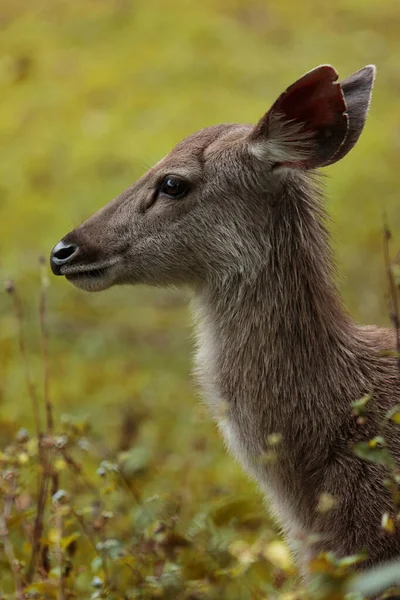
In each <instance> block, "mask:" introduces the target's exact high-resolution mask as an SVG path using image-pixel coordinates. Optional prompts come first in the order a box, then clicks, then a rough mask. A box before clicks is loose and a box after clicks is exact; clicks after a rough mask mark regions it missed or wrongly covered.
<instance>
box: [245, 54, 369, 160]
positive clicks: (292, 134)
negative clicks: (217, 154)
mask: <svg viewBox="0 0 400 600" xmlns="http://www.w3.org/2000/svg"><path fill="white" fill-rule="evenodd" d="M372 69H373V67H365V68H364V69H361V71H358V72H357V73H355V74H354V75H352V76H351V77H349V78H348V79H347V80H345V81H344V82H343V86H342V85H341V84H340V83H339V82H338V81H337V80H338V74H337V72H336V71H335V69H334V68H333V67H331V66H330V65H322V66H320V67H317V68H315V69H313V70H312V71H309V72H308V73H306V74H305V75H304V76H303V77H301V78H300V79H299V80H298V81H296V82H295V83H293V84H292V85H291V86H290V87H289V88H288V89H287V90H286V91H285V92H284V93H283V94H281V96H279V98H278V99H277V100H276V102H275V103H274V104H273V106H272V108H271V109H270V110H269V111H268V112H267V113H266V115H264V117H263V118H262V119H261V120H260V121H259V123H258V124H257V125H256V126H255V127H254V129H253V131H252V133H251V135H250V140H249V141H250V151H251V152H252V153H253V154H254V155H256V156H258V157H259V158H260V159H262V160H268V161H271V162H273V163H278V164H280V165H282V166H290V167H295V168H296V167H297V168H305V169H313V168H316V167H322V166H324V165H328V164H331V163H333V162H336V160H339V158H342V156H344V155H345V154H347V152H348V151H349V150H350V149H351V148H352V147H353V146H354V144H355V142H356V141H357V139H358V137H359V135H360V133H361V131H362V129H363V127H364V123H365V119H366V115H367V111H368V106H369V100H370V96H371V90H372V83H373V73H374V71H373V70H372Z"/></svg>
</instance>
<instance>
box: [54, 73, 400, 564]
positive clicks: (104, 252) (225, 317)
mask: <svg viewBox="0 0 400 600" xmlns="http://www.w3.org/2000/svg"><path fill="white" fill-rule="evenodd" d="M319 69H320V71H318V70H315V72H313V74H312V76H311V77H310V76H308V78H307V79H302V80H300V82H301V85H300V87H298V88H296V84H294V86H291V88H289V92H288V94H286V95H284V96H282V97H284V99H285V101H284V103H283V102H282V101H281V100H279V101H278V102H277V103H276V105H274V107H273V109H272V110H271V111H269V113H267V115H266V116H265V117H264V118H263V120H262V121H260V123H259V124H258V126H257V127H256V128H253V127H252V126H249V125H219V126H216V127H210V128H207V129H204V130H202V131H199V132H197V133H195V134H193V135H191V136H189V137H188V138H186V139H185V140H183V141H182V142H181V143H180V144H178V145H177V146H176V148H174V149H173V150H172V152H171V153H170V154H169V155H168V156H167V157H166V158H164V159H163V160H162V161H160V163H158V164H157V165H156V166H155V167H153V168H152V169H150V171H149V172H148V173H146V174H145V175H144V176H143V177H142V178H141V179H140V180H139V181H138V182H136V183H135V184H133V185H132V186H131V187H130V188H128V190H126V191H125V192H124V193H123V194H121V196H119V197H118V198H117V199H115V200H113V201H112V202H111V203H110V204H109V205H108V206H106V207H105V208H103V209H102V210H100V211H99V212H98V213H97V214H96V215H94V216H93V217H91V218H90V219H88V220H87V221H86V222H85V223H83V224H82V225H81V226H80V227H78V228H77V229H75V230H74V231H72V232H71V233H69V234H68V235H67V236H66V237H65V238H64V243H70V244H71V243H73V244H76V245H77V246H79V250H78V251H77V253H76V254H74V257H73V260H72V261H70V262H68V263H67V264H66V265H65V266H62V267H56V266H54V265H53V269H54V270H55V272H56V273H57V274H64V275H66V276H67V277H68V278H70V279H71V280H72V281H73V283H75V284H76V285H77V286H79V287H81V288H83V289H87V290H93V291H96V290H98V289H105V288H107V287H109V286H110V285H113V284H121V283H149V284H156V285H171V284H173V285H180V284H185V285H188V286H190V288H191V289H192V290H193V309H194V314H195V318H196V327H197V337H198V354H197V360H196V364H197V373H198V377H199V380H200V383H201V386H202V388H203V391H204V396H205V399H206V401H207V403H208V404H209V406H210V410H211V412H212V414H213V416H214V418H215V419H216V421H217V422H218V425H219V427H220V429H221V431H222V434H223V435H224V438H225V440H226V443H227V446H228V447H229V449H230V450H231V451H232V452H233V453H234V455H235V456H236V457H237V458H238V460H239V461H240V462H241V463H242V464H243V465H244V467H245V469H246V470H247V471H248V472H249V473H251V474H252V476H254V477H255V478H256V480H257V481H258V482H259V484H260V486H261V487H262V488H263V490H264V491H265V493H266V494H267V496H268V497H269V498H270V500H271V505H272V509H273V512H274V514H275V515H276V517H277V519H278V520H279V522H280V524H281V526H282V529H283V531H284V532H285V535H286V537H287V539H288V541H289V543H290V544H291V545H292V547H293V550H294V552H295V553H296V554H297V559H298V562H299V565H300V566H301V567H302V568H303V569H304V570H305V569H306V563H307V560H308V559H309V558H310V557H311V556H312V555H313V554H314V553H315V552H316V551H318V550H319V549H324V550H331V551H333V552H335V553H336V554H337V555H339V556H344V555H348V554H354V553H356V552H359V551H361V550H363V549H366V550H367V551H368V556H369V559H368V561H367V562H366V563H365V565H367V564H369V565H370V564H376V563H378V562H381V561H384V560H386V559H389V558H393V557H397V556H398V555H399V554H400V537H399V534H398V532H397V533H396V534H395V535H387V534H385V533H384V532H383V531H382V528H381V519H382V515H383V514H384V513H385V512H387V513H389V514H392V515H393V514H394V510H395V507H394V506H393V502H392V499H391V496H390V494H389V492H388V491H387V489H386V487H385V485H384V480H385V478H386V476H387V473H386V470H385V468H384V467H383V466H380V465H378V464H376V463H373V462H367V461H365V460H362V459H361V458H358V457H357V456H356V455H355V454H354V452H353V451H352V446H353V445H354V443H356V442H359V441H368V440H369V439H371V438H372V437H373V436H375V435H377V434H378V433H382V429H381V424H382V419H383V418H384V416H385V414H386V412H387V411H388V409H389V408H390V407H392V406H393V405H394V404H395V403H396V402H399V401H400V393H399V386H398V383H399V374H398V372H397V370H396V362H395V360H394V359H393V358H391V357H388V356H384V357H382V356H380V355H379V353H380V351H381V350H382V349H387V348H394V345H395V344H394V337H393V335H392V333H391V332H390V331H388V330H385V329H379V328H377V327H360V326H357V325H356V324H355V323H354V322H353V321H352V320H351V318H350V317H349V315H348V314H347V313H346V311H345V310H344V308H343V305H342V301H341V299H340V297H339V294H338V292H337V290H336V288H335V286H334V283H333V279H332V274H333V273H332V271H333V261H332V257H331V251H330V246H329V236H328V233H327V230H326V227H325V213H324V208H323V202H322V197H321V193H320V182H319V179H318V177H317V176H316V174H315V172H314V171H312V170H311V169H310V168H309V166H310V165H312V166H313V168H314V167H316V166H321V165H322V164H330V163H331V162H335V160H336V158H335V157H340V158H341V157H342V156H344V155H345V154H346V153H347V152H348V151H349V150H350V148H351V147H352V146H353V145H354V143H355V141H356V140H357V138H358V136H359V135H360V133H361V130H362V128H363V126H364V122H365V118H366V113H367V110H368V104H369V97H370V92H371V88H372V74H371V70H368V69H369V68H366V69H364V70H361V71H360V72H358V73H357V74H355V75H353V76H351V77H350V78H348V79H347V80H345V81H344V82H343V83H342V85H341V87H340V90H339V91H340V93H342V94H343V98H344V101H339V100H338V99H340V94H339V93H338V89H339V88H335V92H334V94H333V92H331V91H330V90H331V88H330V87H329V88H327V94H328V97H329V98H330V97H332V96H333V97H334V98H335V102H330V103H327V104H326V107H325V104H323V105H318V106H319V111H318V119H315V123H314V121H313V120H312V119H311V121H310V122H309V123H308V126H307V127H306V128H304V129H302V125H301V123H300V124H299V123H295V122H293V119H291V118H290V119H289V117H287V118H286V117H285V113H282V112H281V110H282V106H284V107H285V111H286V110H287V112H288V114H289V116H290V111H292V112H293V111H294V108H296V110H297V105H296V107H294V104H293V103H292V104H291V102H292V100H291V97H292V96H291V94H294V96H293V97H294V98H296V102H298V99H297V96H296V94H297V93H298V90H299V89H300V91H301V93H302V96H303V95H304V94H303V90H304V86H305V85H306V84H307V85H309V83H308V82H309V81H311V83H312V85H314V82H315V81H316V82H317V84H318V86H319V87H318V88H315V89H316V91H315V90H314V88H313V90H314V91H313V102H317V104H318V102H319V100H318V98H319V97H320V95H321V94H322V96H323V97H324V94H325V87H324V86H333V85H339V84H337V83H335V77H334V76H333V75H332V71H331V70H329V71H328V70H327V69H328V67H320V68H319ZM329 69H332V68H331V67H329ZM304 82H305V83H304ZM293 89H294V92H293ZM321 90H322V91H321ZM354 93H356V96H354V95H353V94H354ZM282 97H281V98H282ZM315 97H317V100H315ZM305 101H307V100H305ZM293 102H294V100H293ZM331 105H332V106H331ZM342 105H343V106H345V108H346V111H347V112H346V113H344V114H345V116H346V118H339V116H337V115H336V114H333V115H331V112H330V111H337V110H344V109H342V108H341V106H342ZM276 107H277V108H276ZM287 107H288V108H287ZM293 107H294V108H293ZM337 107H339V108H337ZM309 109H310V107H306V108H305V109H304V111H303V112H304V113H307V111H309ZM300 112H301V111H300ZM307 114H308V113H307ZM324 119H325V121H326V122H325V121H324ZM337 123H339V124H340V128H336V124H337ZM346 123H347V131H346V130H345V131H344V130H343V127H344V124H346ZM331 124H332V125H331ZM331 126H332V132H333V135H331V134H332V132H331V131H328V133H327V130H326V127H331ZM333 128H335V129H333ZM314 129H315V132H314ZM310 131H311V134H310ZM314 133H315V135H314ZM328 138H329V140H330V142H329V144H330V145H329V147H327V146H325V145H324V144H325V142H324V139H328ZM327 148H328V149H327ZM166 175H176V176H177V175H180V176H182V177H183V178H184V179H186V180H187V181H189V182H190V192H189V193H188V195H187V196H186V197H185V198H182V199H171V198H168V197H165V196H164V195H163V194H158V195H157V194H156V193H155V189H156V187H157V184H158V182H159V181H160V179H162V177H164V176H166ZM96 268H98V269H100V270H99V272H98V276H96V271H95V269H96ZM79 273H80V275H78V274H79ZM367 393H372V399H371V400H370V402H369V403H368V413H367V418H366V420H365V423H361V422H360V421H357V418H356V417H355V416H354V414H353V411H352V406H351V403H352V402H353V401H355V400H357V399H359V398H360V397H362V396H363V395H365V394H367ZM275 433H280V434H281V436H282V437H281V442H280V444H279V446H278V448H277V450H278V452H277V459H276V461H272V462H266V461H265V460H263V456H264V455H265V452H266V451H268V449H269V439H270V438H269V436H270V435H271V434H275ZM383 433H384V435H385V439H386V442H387V446H388V448H389V449H390V451H391V452H392V454H393V456H394V458H395V460H396V462H397V464H398V465H399V466H400V445H399V430H398V428H397V427H396V426H395V425H394V424H393V423H389V424H387V426H386V428H385V429H384V431H383ZM321 494H331V495H332V496H333V497H334V498H335V499H336V501H337V504H336V506H335V507H334V508H333V509H332V510H331V511H328V512H320V511H319V510H318V508H317V505H318V501H319V498H320V496H321ZM315 534H318V535H319V536H320V541H319V542H316V543H314V544H313V545H310V544H309V545H306V547H304V545H303V546H302V547H301V552H299V551H298V550H299V541H303V542H305V541H306V540H307V538H309V536H311V535H315Z"/></svg>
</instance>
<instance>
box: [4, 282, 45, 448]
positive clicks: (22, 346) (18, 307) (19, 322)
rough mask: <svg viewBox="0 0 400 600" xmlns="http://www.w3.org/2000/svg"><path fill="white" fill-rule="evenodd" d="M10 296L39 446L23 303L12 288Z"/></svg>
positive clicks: (37, 421)
mask: <svg viewBox="0 0 400 600" xmlns="http://www.w3.org/2000/svg"><path fill="white" fill-rule="evenodd" d="M9 294H10V295H11V297H12V300H13V305H14V312H15V316H16V320H17V337H18V345H19V351H20V354H21V359H22V364H23V369H24V376H25V381H26V386H27V388H28V394H29V397H30V399H31V401H32V407H33V417H34V419H35V426H36V434H37V436H38V444H39V437H40V431H41V429H40V416H39V402H38V399H37V395H36V391H35V387H34V385H33V381H32V378H31V374H30V371H29V365H28V358H27V354H26V347H25V341H24V333H23V313H22V305H21V301H20V299H19V297H18V294H17V292H16V291H15V289H14V288H13V287H12V289H11V287H10V289H9ZM39 452H40V450H39Z"/></svg>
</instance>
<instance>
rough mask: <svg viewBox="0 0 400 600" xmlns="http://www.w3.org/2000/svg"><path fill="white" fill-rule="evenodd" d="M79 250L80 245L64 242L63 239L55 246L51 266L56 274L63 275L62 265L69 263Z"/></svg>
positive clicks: (51, 256)
mask: <svg viewBox="0 0 400 600" xmlns="http://www.w3.org/2000/svg"><path fill="white" fill-rule="evenodd" d="M78 250H79V246H77V245H76V244H69V243H66V242H63V240H61V242H58V244H56V245H55V246H54V248H53V250H52V251H51V255H50V266H51V270H52V271H53V273H54V275H61V272H60V269H61V267H62V266H64V265H66V264H68V263H69V262H70V261H71V259H72V258H73V257H74V256H75V255H76V254H77V252H78Z"/></svg>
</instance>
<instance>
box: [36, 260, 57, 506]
mask: <svg viewBox="0 0 400 600" xmlns="http://www.w3.org/2000/svg"><path fill="white" fill-rule="evenodd" d="M39 263H40V269H41V288H40V299H39V320H40V336H41V345H42V361H43V397H44V404H45V410H46V433H47V435H52V433H53V427H54V418H53V406H52V403H51V400H50V393H49V382H50V377H49V353H48V339H49V337H48V331H47V324H46V272H45V270H44V269H45V262H44V259H43V257H42V258H40V260H39ZM47 452H48V453H49V456H48V460H49V462H50V452H51V450H50V449H49V450H48V451H47ZM51 480H52V489H51V493H52V494H53V495H54V494H55V493H56V491H57V490H58V476H57V473H55V472H53V473H52V475H51Z"/></svg>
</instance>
